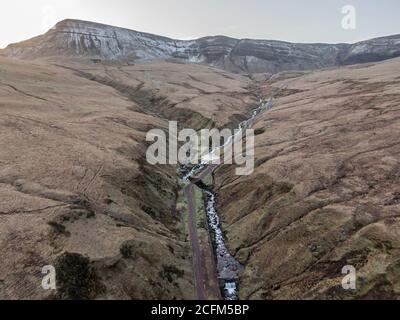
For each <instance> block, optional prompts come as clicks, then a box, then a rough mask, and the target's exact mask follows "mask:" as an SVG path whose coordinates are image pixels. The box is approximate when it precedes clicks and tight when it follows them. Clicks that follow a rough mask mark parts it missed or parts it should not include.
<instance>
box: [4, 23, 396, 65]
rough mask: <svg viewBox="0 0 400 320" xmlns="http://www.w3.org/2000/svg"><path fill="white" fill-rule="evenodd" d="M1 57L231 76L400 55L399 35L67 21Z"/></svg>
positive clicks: (376, 59) (7, 50)
mask: <svg viewBox="0 0 400 320" xmlns="http://www.w3.org/2000/svg"><path fill="white" fill-rule="evenodd" d="M2 54H4V55H7V56H13V57H17V58H23V59H34V58H39V57H48V56H60V55H61V56H84V57H90V58H99V59H110V60H118V59H127V60H153V59H168V58H180V59H183V60H184V61H186V62H189V63H204V64H208V65H211V66H215V67H219V68H222V69H225V70H228V71H233V72H246V73H247V72H250V73H257V72H279V71H282V70H309V69H317V68H323V67H332V66H338V65H343V64H355V63H361V62H372V61H380V60H385V59H389V58H393V57H397V56H400V35H396V36H391V37H383V38H377V39H372V40H368V41H363V42H359V43H356V44H354V45H350V44H299V43H289V42H283V41H272V40H251V39H243V40H239V39H234V38H229V37H225V36H214V37H205V38H201V39H196V40H189V41H185V40H174V39H170V38H166V37H162V36H157V35H153V34H148V33H143V32H138V31H133V30H128V29H123V28H118V27H113V26H108V25H104V24H99V23H93V22H87V21H80V20H64V21H61V22H59V23H58V24H57V25H56V26H55V27H54V28H53V29H51V30H50V31H48V32H47V33H46V34H44V35H42V36H39V37H36V38H33V39H30V40H27V41H24V42H20V43H16V44H12V45H10V46H8V47H7V48H6V49H5V50H3V51H2Z"/></svg>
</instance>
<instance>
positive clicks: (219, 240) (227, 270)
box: [183, 97, 273, 300]
mask: <svg viewBox="0 0 400 320" xmlns="http://www.w3.org/2000/svg"><path fill="white" fill-rule="evenodd" d="M272 101H273V98H272V97H271V98H270V99H269V100H268V101H263V100H262V99H260V102H259V106H258V107H257V108H256V109H255V110H254V111H253V112H252V116H251V118H250V119H248V120H246V121H243V122H242V123H240V125H239V131H238V132H237V133H236V134H235V135H232V136H231V137H230V139H228V141H226V142H225V143H224V145H223V146H221V147H219V148H218V149H221V148H224V147H225V146H226V145H227V144H228V143H233V142H235V138H236V136H239V135H240V134H243V132H244V131H246V129H248V128H249V127H250V126H251V125H252V124H253V122H254V120H255V118H256V117H257V115H259V114H260V113H261V112H263V111H266V110H269V109H271V108H272ZM215 151H216V150H215V149H214V150H212V151H211V152H210V153H209V154H208V155H206V157H204V158H203V159H206V160H203V161H202V162H201V163H200V164H198V165H196V166H194V167H193V168H192V169H191V170H190V171H189V172H188V173H186V174H184V176H183V179H184V180H186V181H189V180H190V178H194V177H195V176H196V175H197V174H199V173H200V172H201V171H203V170H204V169H205V168H206V167H207V165H209V164H210V163H211V161H212V159H213V156H214V154H215ZM208 159H209V160H208ZM203 191H204V193H205V195H206V196H207V204H206V212H207V218H208V224H209V227H210V229H211V231H212V236H213V240H214V250H215V255H216V260H217V272H218V279H219V280H220V281H221V282H222V283H223V296H224V298H225V299H226V300H236V299H237V298H238V296H237V294H238V288H237V283H236V280H237V279H238V277H239V275H240V274H241V273H242V272H243V266H242V265H241V264H240V263H239V262H238V261H237V260H236V259H235V258H234V257H233V256H232V255H231V254H230V252H229V250H228V249H227V247H226V245H225V239H224V234H223V232H222V229H221V224H220V219H219V216H218V213H217V209H216V207H217V206H216V195H215V193H214V192H213V191H212V190H209V189H203Z"/></svg>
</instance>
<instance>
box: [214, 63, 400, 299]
mask: <svg viewBox="0 0 400 320" xmlns="http://www.w3.org/2000/svg"><path fill="white" fill-rule="evenodd" d="M399 67H400V60H399V59H394V60H391V61H387V62H383V63H377V64H369V65H364V66H362V65H359V66H355V67H346V68H341V69H337V70H329V71H320V72H318V71H317V72H314V73H310V74H307V75H304V76H301V77H298V78H293V79H287V80H282V79H284V75H281V76H280V77H279V76H277V77H276V79H277V81H276V82H274V81H273V80H272V82H271V83H270V86H269V87H265V92H268V91H269V90H272V89H273V88H281V87H283V88H284V89H283V90H282V91H281V92H280V94H279V95H278V97H277V99H276V100H275V102H274V108H273V109H272V110H271V111H269V112H267V113H265V114H263V115H262V116H260V118H259V119H258V120H257V122H256V124H255V126H254V129H255V132H256V134H257V136H256V150H255V154H256V169H255V172H254V173H253V174H252V175H250V176H247V177H236V176H235V174H234V168H231V167H223V168H221V169H219V170H218V171H217V172H216V174H215V179H216V188H217V190H218V191H217V193H218V207H219V212H220V214H221V216H222V225H223V229H224V230H226V237H227V243H228V246H229V248H230V249H231V250H232V252H234V253H235V256H236V258H237V259H238V260H239V261H241V262H242V263H243V264H244V265H245V271H244V274H243V275H242V277H241V279H240V283H239V287H240V297H241V298H242V299H304V298H306V299H313V298H324V299H325V298H326V299H347V298H361V299H369V298H377V299H388V298H389V299H391V298H398V297H399V296H400V282H399V281H400V280H399V279H400V277H399V274H400V249H399V248H400V242H399V239H400V214H399V213H400V201H399V194H400V193H399V192H400V190H399V182H400V175H399V169H400V157H399V154H400V135H399V133H400V125H399V117H400V78H399V76H398V74H396V73H394V72H393V70H398V69H399ZM278 79H281V80H278ZM345 266H353V267H354V268H355V270H356V272H357V273H356V275H357V283H356V286H357V288H356V290H344V289H343V288H342V279H343V277H344V275H343V274H342V268H343V267H345Z"/></svg>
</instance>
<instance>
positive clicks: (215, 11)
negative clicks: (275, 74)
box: [0, 0, 400, 48]
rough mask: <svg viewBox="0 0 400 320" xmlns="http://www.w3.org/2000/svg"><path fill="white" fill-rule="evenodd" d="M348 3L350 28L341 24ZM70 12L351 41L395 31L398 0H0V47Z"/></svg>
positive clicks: (180, 33) (239, 34)
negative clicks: (352, 16)
mask: <svg viewBox="0 0 400 320" xmlns="http://www.w3.org/2000/svg"><path fill="white" fill-rule="evenodd" d="M344 5H353V6H354V7H355V8H356V10H357V11H356V13H357V25H356V29H355V30H345V29H343V28H342V26H341V21H342V18H343V14H342V12H341V11H342V7H343V6H344ZM66 18H74V19H82V20H90V21H95V22H101V23H106V24H111V25H116V26H121V27H125V28H129V29H134V30H139V31H145V32H150V33H155V34H159V35H165V36H168V37H172V38H177V39H189V38H198V37H202V36H206V35H220V34H222V35H227V36H232V37H236V38H258V39H276V40H287V41H293V42H328V43H337V42H356V41H359V40H364V39H369V38H372V37H376V36H383V35H389V34H397V33H400V1H399V0H379V1H378V0H329V1H328V0H301V1H300V0H196V1H192V0H35V1H32V0H2V1H1V11H0V48H2V47H5V46H6V45H8V44H9V43H13V42H18V41H21V40H25V39H28V38H31V37H33V36H36V35H39V34H42V33H44V32H45V31H47V29H48V28H49V27H50V26H51V25H53V24H55V23H56V22H57V21H60V20H63V19H66Z"/></svg>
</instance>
